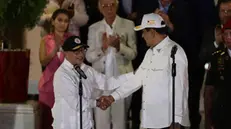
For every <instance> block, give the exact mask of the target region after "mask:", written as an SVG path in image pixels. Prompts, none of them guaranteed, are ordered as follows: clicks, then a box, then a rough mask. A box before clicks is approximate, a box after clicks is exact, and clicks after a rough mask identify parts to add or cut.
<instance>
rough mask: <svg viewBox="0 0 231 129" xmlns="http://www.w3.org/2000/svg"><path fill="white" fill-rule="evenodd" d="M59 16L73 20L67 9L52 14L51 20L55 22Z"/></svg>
mask: <svg viewBox="0 0 231 129" xmlns="http://www.w3.org/2000/svg"><path fill="white" fill-rule="evenodd" d="M59 14H65V15H67V16H68V19H70V18H71V17H70V14H69V12H68V11H67V10H66V9H57V10H56V11H55V12H54V13H53V14H52V16H51V19H52V20H55V19H56V17H57V16H58V15H59Z"/></svg>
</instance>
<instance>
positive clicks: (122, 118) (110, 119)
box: [86, 0, 137, 129]
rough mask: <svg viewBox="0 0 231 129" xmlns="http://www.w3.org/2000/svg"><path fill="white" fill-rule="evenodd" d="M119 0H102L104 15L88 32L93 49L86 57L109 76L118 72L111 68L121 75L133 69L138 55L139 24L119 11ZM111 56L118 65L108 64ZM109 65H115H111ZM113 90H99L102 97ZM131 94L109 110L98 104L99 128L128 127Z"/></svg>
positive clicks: (96, 114)
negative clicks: (137, 26) (137, 27)
mask: <svg viewBox="0 0 231 129" xmlns="http://www.w3.org/2000/svg"><path fill="white" fill-rule="evenodd" d="M118 2H119V1H118V0H99V1H98V8H99V10H100V12H101V13H102V15H103V16H104V19H103V20H101V21H99V22H96V23H94V24H92V25H91V26H90V27H89V32H88V42H87V44H88V45H89V49H88V51H87V52H86V59H87V61H88V62H89V63H91V64H92V67H93V68H94V69H95V70H97V71H98V72H101V73H104V74H105V75H107V76H108V75H115V74H114V73H111V71H116V73H118V74H119V75H120V74H125V73H129V72H132V71H133V66H132V60H134V59H135V57H136V55H137V46H136V34H135V31H134V30H133V28H134V27H135V25H134V23H133V22H132V21H130V20H128V19H124V18H121V17H119V16H118V15H117V8H118V4H119V3H118ZM111 49H114V50H111ZM113 51H114V52H113ZM110 55H111V56H110ZM109 56H110V57H109ZM107 59H110V60H112V62H114V63H113V64H114V65H113V64H112V65H113V66H114V67H113V66H112V65H108V64H109V63H108V62H109V61H108V60H107ZM107 66H110V67H112V68H111V69H109V68H108V67H107ZM107 69H109V70H107ZM112 69H118V70H112ZM108 72H110V73H109V74H108ZM110 93H111V92H101V91H95V95H96V96H98V97H100V96H101V95H110ZM131 97H132V96H129V97H127V98H126V99H121V100H119V101H118V102H117V103H114V104H113V105H112V106H111V108H108V109H107V110H105V111H102V110H101V109H99V108H96V109H95V110H94V116H95V125H96V129H111V125H112V129H126V127H125V126H126V123H125V122H127V121H126V120H127V119H126V118H127V114H128V109H129V107H130V103H131Z"/></svg>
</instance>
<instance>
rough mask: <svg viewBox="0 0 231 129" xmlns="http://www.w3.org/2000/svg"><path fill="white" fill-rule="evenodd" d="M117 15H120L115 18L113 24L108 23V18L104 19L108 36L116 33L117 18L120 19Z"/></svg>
mask: <svg viewBox="0 0 231 129" xmlns="http://www.w3.org/2000/svg"><path fill="white" fill-rule="evenodd" d="M117 17H118V16H116V18H115V20H114V21H113V23H112V26H110V25H108V24H107V22H106V20H105V19H103V24H104V25H105V32H106V33H107V37H109V35H115V33H114V28H115V25H116V19H118V18H117Z"/></svg>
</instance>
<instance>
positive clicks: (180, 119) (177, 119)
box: [175, 115, 182, 124]
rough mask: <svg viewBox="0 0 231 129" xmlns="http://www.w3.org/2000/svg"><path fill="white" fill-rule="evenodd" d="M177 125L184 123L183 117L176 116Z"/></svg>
mask: <svg viewBox="0 0 231 129" xmlns="http://www.w3.org/2000/svg"><path fill="white" fill-rule="evenodd" d="M175 123H179V124H181V123H182V117H181V116H177V115H175Z"/></svg>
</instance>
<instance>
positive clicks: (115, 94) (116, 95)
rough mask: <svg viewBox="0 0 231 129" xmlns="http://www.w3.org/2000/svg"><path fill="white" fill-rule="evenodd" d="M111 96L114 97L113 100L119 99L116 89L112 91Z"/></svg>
mask: <svg viewBox="0 0 231 129" xmlns="http://www.w3.org/2000/svg"><path fill="white" fill-rule="evenodd" d="M111 96H112V97H113V98H114V100H115V101H117V100H119V99H120V95H119V93H118V92H117V91H115V92H113V93H112V94H111Z"/></svg>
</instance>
